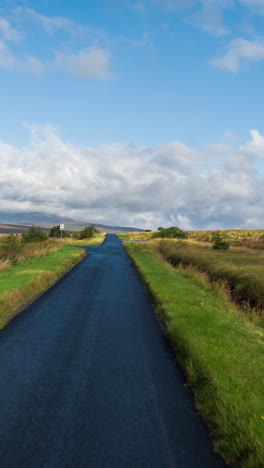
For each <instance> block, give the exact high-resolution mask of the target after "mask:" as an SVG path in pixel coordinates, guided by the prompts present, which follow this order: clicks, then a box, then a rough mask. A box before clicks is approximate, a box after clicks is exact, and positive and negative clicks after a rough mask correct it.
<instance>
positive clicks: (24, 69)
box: [0, 41, 44, 75]
mask: <svg viewBox="0 0 264 468" xmlns="http://www.w3.org/2000/svg"><path fill="white" fill-rule="evenodd" d="M0 68H3V69H6V70H12V71H15V72H18V73H30V74H33V75H36V74H37V75H38V74H41V73H43V71H44V65H43V64H42V62H41V61H40V60H39V59H37V58H36V57H33V56H26V57H23V58H18V57H16V56H15V54H14V53H13V52H12V50H11V49H10V48H9V47H8V46H7V45H6V44H5V43H4V42H2V41H0Z"/></svg>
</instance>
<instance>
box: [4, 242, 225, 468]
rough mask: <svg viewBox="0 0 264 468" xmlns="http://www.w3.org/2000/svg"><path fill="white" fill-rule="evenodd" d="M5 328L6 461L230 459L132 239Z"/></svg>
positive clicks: (96, 254) (107, 247)
mask: <svg viewBox="0 0 264 468" xmlns="http://www.w3.org/2000/svg"><path fill="white" fill-rule="evenodd" d="M87 250H88V252H89V253H90V255H89V256H88V257H87V258H86V259H85V260H84V261H83V262H82V263H81V264H80V265H78V266H77V267H76V268H75V269H74V270H72V271H71V272H70V273H69V274H68V275H67V276H66V277H65V278H64V279H62V280H61V281H60V282H59V283H58V284H57V285H56V286H54V287H53V288H52V289H50V290H49V291H48V292H47V293H46V294H45V295H43V296H42V297H41V298H40V299H39V300H38V301H37V302H35V303H34V304H33V305H31V306H30V307H29V308H28V309H27V310H26V311H24V312H23V313H22V314H20V315H19V316H17V317H16V318H15V319H14V320H13V321H12V322H11V323H10V324H9V325H8V326H7V327H6V328H5V329H4V330H2V331H1V332H0V405H1V421H0V466H1V468H5V467H8V468H13V467H15V468H18V467H27V468H41V467H49V468H50V467H72V468H78V467H95V468H97V467H99V468H101V467H111V468H112V467H113V468H120V467H122V468H123V467H124V468H126V467H131V468H137V467H139V468H141V467H142V468H143V467H146V468H156V467H157V468H163V467H179V468H187V467H188V468H208V467H210V468H211V467H215V468H218V467H219V468H220V467H223V466H225V465H224V464H223V462H222V461H221V459H220V458H219V457H218V456H217V455H216V454H215V453H214V452H213V448H212V444H211V441H210V439H209V436H208V434H207V430H206V428H205V427H204V424H203V423H202V421H201V420H200V418H199V417H198V416H197V414H196V412H195V409H194V405H193V399H192V393H191V391H190V390H189V389H188V388H186V387H185V386H184V380H183V378H182V376H181V373H180V371H179V369H178V366H177V364H176V363H175V361H174V358H173V355H172V353H171V351H170V349H169V347H168V345H167V343H166V340H165V338H164V336H163V334H162V332H161V329H160V326H159V324H158V322H157V319H156V318H155V315H154V313H153V311H152V309H151V307H150V305H149V302H148V299H147V297H146V294H145V292H144V289H143V287H142V284H141V283H140V281H139V279H138V277H137V274H136V273H135V271H134V268H133V266H132V265H131V263H130V261H129V259H128V257H127V255H126V253H125V250H124V248H123V246H122V244H121V241H120V240H119V239H118V238H117V237H116V236H115V235H108V237H107V240H106V241H105V243H104V244H103V245H102V246H100V247H90V248H88V249H87Z"/></svg>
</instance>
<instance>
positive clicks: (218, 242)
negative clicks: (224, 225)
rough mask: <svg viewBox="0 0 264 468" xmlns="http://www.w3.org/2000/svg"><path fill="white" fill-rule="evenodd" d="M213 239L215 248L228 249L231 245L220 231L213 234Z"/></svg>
mask: <svg viewBox="0 0 264 468" xmlns="http://www.w3.org/2000/svg"><path fill="white" fill-rule="evenodd" d="M213 241H214V244H213V246H212V248H213V249H215V250H228V249H229V247H230V244H229V242H227V240H225V238H224V237H223V235H222V234H221V233H220V232H216V233H215V234H214V235H213Z"/></svg>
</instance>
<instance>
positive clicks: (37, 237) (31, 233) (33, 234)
mask: <svg viewBox="0 0 264 468" xmlns="http://www.w3.org/2000/svg"><path fill="white" fill-rule="evenodd" d="M22 237H23V241H24V242H42V241H45V240H47V239H48V235H47V234H46V232H43V231H41V229H40V228H39V227H37V226H31V228H30V229H29V230H28V232H25V233H23V234H22Z"/></svg>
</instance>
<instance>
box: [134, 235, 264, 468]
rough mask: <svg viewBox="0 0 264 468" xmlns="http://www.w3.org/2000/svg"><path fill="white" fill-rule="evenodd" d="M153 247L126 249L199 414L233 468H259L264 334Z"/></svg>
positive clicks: (263, 454) (263, 450)
mask: <svg viewBox="0 0 264 468" xmlns="http://www.w3.org/2000/svg"><path fill="white" fill-rule="evenodd" d="M163 242H164V241H163ZM155 244H156V242H151V243H144V244H143V243H142V244H135V243H126V244H125V247H126V249H127V251H128V253H129V255H130V256H131V258H132V259H133V260H134V262H135V264H136V266H137V268H138V270H139V272H140V275H141V277H142V278H143V280H144V282H145V284H146V286H147V288H148V290H149V292H150V294H151V297H152V300H153V303H154V306H155V308H156V311H157V313H158V315H159V317H160V319H161V320H162V322H163V324H164V325H165V329H166V333H167V335H168V337H169V340H170V342H171V344H172V346H173V347H174V349H175V351H176V353H177V359H178V360H179V362H180V363H181V365H182V367H183V369H184V370H185V374H186V378H187V381H188V383H189V385H190V386H192V387H193V388H194V389H195V397H196V404H197V408H198V410H199V412H200V413H201V414H202V415H203V416H204V418H205V419H206V420H207V422H208V424H209V427H210V429H211V431H212V433H213V437H214V441H215V448H216V450H217V451H218V452H219V453H221V454H222V456H223V457H224V458H225V460H226V461H227V462H228V463H230V464H234V466H239V467H243V468H260V467H261V466H263V460H264V444H263V441H264V408H263V375H264V360H263V340H264V331H263V329H262V328H260V327H258V326H256V325H254V324H253V323H252V322H250V321H248V320H247V319H246V318H245V316H244V315H243V314H242V313H241V311H240V310H239V309H238V307H237V306H235V305H234V303H232V302H231V301H230V299H229V297H228V295H227V294H226V293H225V291H224V290H223V289H222V288H221V287H220V286H219V284H216V283H215V284H211V283H209V282H208V281H207V279H206V277H205V276H203V275H201V274H198V273H197V272H195V271H194V270H193V269H190V268H189V269H184V268H183V267H181V266H180V267H178V268H174V267H172V266H171V265H170V264H169V263H167V262H165V261H164V260H163V259H162V258H161V256H160V255H159V253H158V251H157V248H155ZM153 246H154V247H153Z"/></svg>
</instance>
